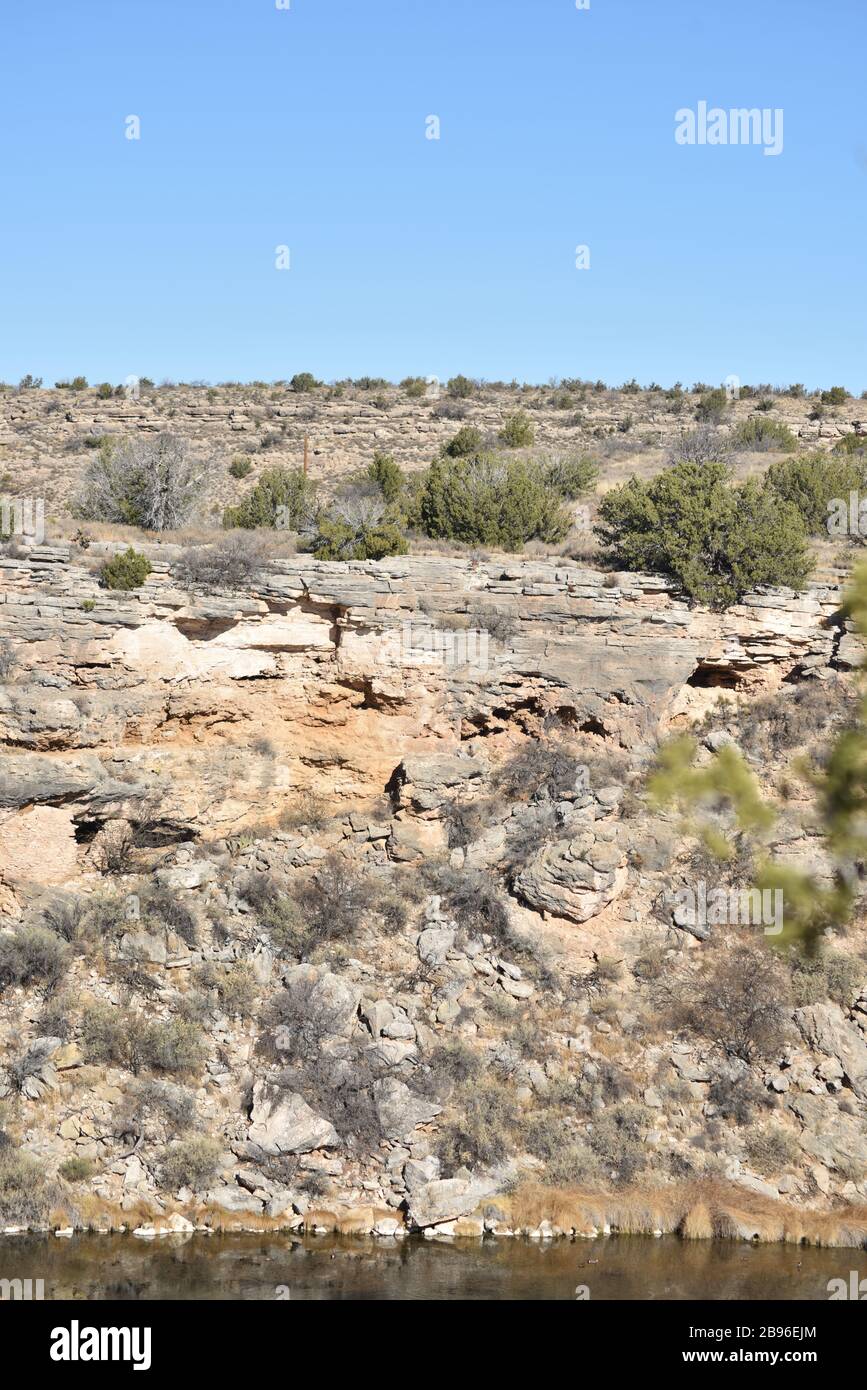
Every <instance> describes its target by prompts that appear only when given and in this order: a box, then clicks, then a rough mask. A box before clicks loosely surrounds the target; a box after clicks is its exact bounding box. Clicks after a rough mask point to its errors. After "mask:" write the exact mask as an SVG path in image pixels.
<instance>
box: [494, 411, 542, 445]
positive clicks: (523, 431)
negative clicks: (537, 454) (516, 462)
mask: <svg viewBox="0 0 867 1390" xmlns="http://www.w3.org/2000/svg"><path fill="white" fill-rule="evenodd" d="M535 437H536V430H535V427H534V425H533V421H532V420H531V419H530V417H529V415H528V414H527V412H526V411H524V410H517V411H516V412H515V414H514V415H509V416H508V418H507V419H506V420H504V421H503V428H502V429H501V430H500V439H501V441H502V442H503V444H505V445H507V446H508V448H510V449H529V447H530V445H531V444H532V443H533V440H534V439H535Z"/></svg>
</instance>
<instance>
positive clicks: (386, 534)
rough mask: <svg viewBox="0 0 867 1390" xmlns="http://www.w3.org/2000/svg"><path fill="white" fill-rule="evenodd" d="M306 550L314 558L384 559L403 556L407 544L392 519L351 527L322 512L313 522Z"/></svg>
mask: <svg viewBox="0 0 867 1390" xmlns="http://www.w3.org/2000/svg"><path fill="white" fill-rule="evenodd" d="M310 549H311V551H312V553H313V554H314V555H315V556H316V558H317V560H384V559H385V557H386V556H387V555H406V553H407V551H408V550H409V544H408V542H407V539H406V536H404V535H403V533H402V531H401V530H400V528H399V527H398V526H397V525H395V523H394V522H379V523H377V524H375V525H371V526H367V525H357V526H353V525H352V524H350V523H349V522H346V521H342V520H340V519H339V518H336V517H331V516H328V515H327V514H325V515H322V516H320V517H319V519H318V521H317V529H316V534H315V536H314V537H313V540H312V541H311V544H310Z"/></svg>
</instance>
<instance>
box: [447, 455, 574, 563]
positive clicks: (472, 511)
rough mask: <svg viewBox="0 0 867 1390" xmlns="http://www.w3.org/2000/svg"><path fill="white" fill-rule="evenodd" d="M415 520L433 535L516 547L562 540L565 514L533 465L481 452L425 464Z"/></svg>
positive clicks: (516, 548) (564, 534) (512, 548)
mask: <svg viewBox="0 0 867 1390" xmlns="http://www.w3.org/2000/svg"><path fill="white" fill-rule="evenodd" d="M419 524H420V527H421V529H422V530H423V531H424V533H425V534H426V535H428V536H431V537H433V538H436V539H441V540H452V541H462V542H464V543H465V544H468V545H495V546H499V547H501V548H502V549H504V550H520V548H521V547H522V546H523V545H524V543H525V542H526V541H530V540H541V541H546V542H549V543H557V542H558V541H561V540H563V539H564V537H565V536H566V534H567V532H568V529H569V518H568V516H567V514H566V511H565V509H564V507H563V505H562V499H561V497H560V495H559V494H558V493H557V492H555V491H554V489H553V488H552V487H551V486H550V484H549V482H548V480H547V478H546V475H545V471H544V469H543V468H542V467H540V465H539V464H535V463H531V462H528V461H527V460H524V459H513V460H508V461H501V460H499V459H496V458H492V457H487V456H481V457H477V458H472V459H437V460H436V461H435V462H434V463H433V464H432V465H431V467H430V469H429V470H428V472H427V475H426V477H425V479H424V482H423V485H422V489H421V494H420V499H419Z"/></svg>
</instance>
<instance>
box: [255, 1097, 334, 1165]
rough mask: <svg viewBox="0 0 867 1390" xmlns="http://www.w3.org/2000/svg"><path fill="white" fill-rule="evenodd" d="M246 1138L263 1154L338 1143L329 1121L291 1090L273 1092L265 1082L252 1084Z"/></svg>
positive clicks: (288, 1151)
mask: <svg viewBox="0 0 867 1390" xmlns="http://www.w3.org/2000/svg"><path fill="white" fill-rule="evenodd" d="M250 1120H251V1124H250V1129H249V1136H248V1137H249V1138H250V1140H251V1141H252V1143H254V1144H258V1145H259V1147H260V1148H261V1149H262V1150H263V1152H264V1153H266V1154H271V1155H275V1154H303V1153H310V1151H311V1150H312V1149H333V1148H336V1147H337V1145H338V1144H339V1143H340V1140H339V1138H338V1134H337V1131H336V1129H335V1128H334V1126H333V1125H332V1123H331V1121H330V1120H326V1119H325V1118H324V1117H323V1116H321V1115H317V1114H316V1112H315V1110H312V1109H311V1108H310V1106H309V1105H308V1104H307V1102H306V1100H305V1099H304V1097H303V1096H299V1095H297V1094H296V1093H295V1092H294V1091H278V1092H276V1093H275V1092H274V1091H273V1090H272V1089H271V1088H269V1087H268V1086H267V1085H266V1083H265V1082H264V1081H257V1082H256V1084H255V1086H254V1087H253V1108H252V1110H251V1112H250Z"/></svg>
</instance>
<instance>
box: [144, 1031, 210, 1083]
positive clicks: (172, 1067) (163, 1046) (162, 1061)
mask: <svg viewBox="0 0 867 1390" xmlns="http://www.w3.org/2000/svg"><path fill="white" fill-rule="evenodd" d="M142 1057H143V1061H144V1062H145V1064H146V1065H147V1066H150V1067H153V1068H154V1070H155V1071H167V1072H193V1071H198V1069H199V1068H200V1067H201V1065H202V1062H203V1061H204V1059H205V1046H204V1042H203V1040H202V1036H201V1031H200V1029H199V1028H198V1026H197V1025H196V1024H195V1023H194V1022H192V1020H191V1019H187V1018H168V1019H154V1020H153V1021H152V1022H151V1023H149V1024H148V1025H147V1027H146V1028H145V1031H144V1035H143V1038H142Z"/></svg>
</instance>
